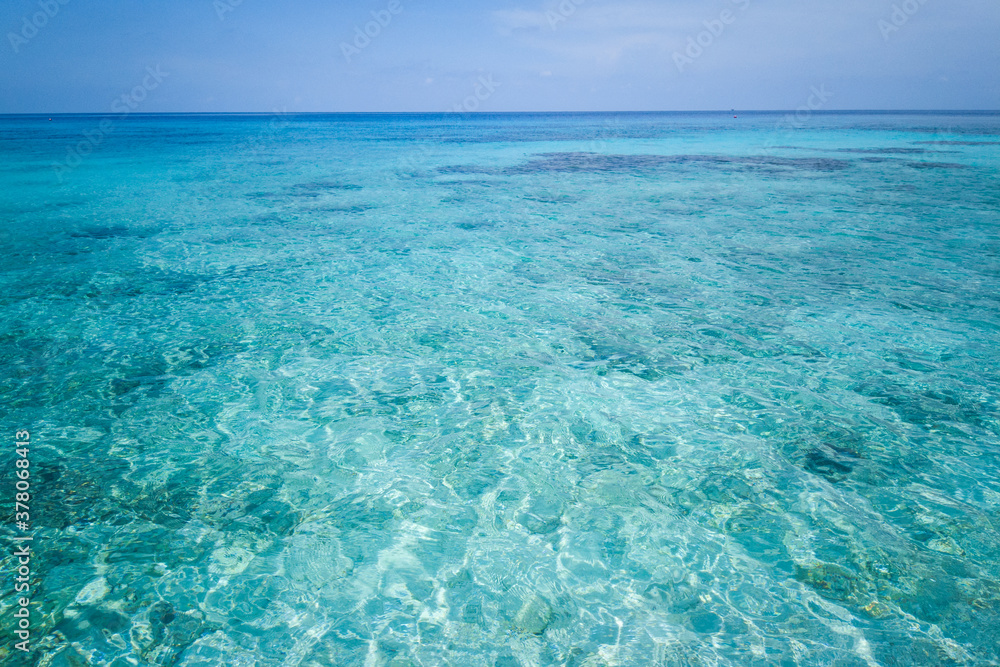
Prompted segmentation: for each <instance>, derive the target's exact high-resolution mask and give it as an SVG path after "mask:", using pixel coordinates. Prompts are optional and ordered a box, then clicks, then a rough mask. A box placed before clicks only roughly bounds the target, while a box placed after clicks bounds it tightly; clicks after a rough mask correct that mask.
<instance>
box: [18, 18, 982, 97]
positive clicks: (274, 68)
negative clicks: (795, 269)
mask: <svg viewBox="0 0 1000 667" xmlns="http://www.w3.org/2000/svg"><path fill="white" fill-rule="evenodd" d="M0 35H2V40H0V113H83V112H86V113H111V112H114V113H117V112H122V111H123V110H124V109H126V108H127V109H128V110H129V111H132V112H136V113H161V112H274V111H283V112H351V111H393V112H428V111H430V112H441V111H449V110H455V109H459V110H464V111H656V110H718V109H740V110H754V109H761V110H763V109H781V110H786V109H795V108H798V107H801V106H803V105H811V106H813V108H822V109H826V110H839V109H892V110H895V109H969V110H984V109H989V110H997V109H1000V2H997V0H699V1H696V0H656V1H653V0H495V1H489V0H341V1H339V2H338V1H336V0H325V1H320V0H282V1H281V2H275V1H274V0H142V1H141V2H136V1H135V0H5V1H4V3H3V10H2V14H0Z"/></svg>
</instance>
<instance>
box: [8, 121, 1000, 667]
mask: <svg viewBox="0 0 1000 667" xmlns="http://www.w3.org/2000/svg"><path fill="white" fill-rule="evenodd" d="M736 115H738V116H739V117H738V118H733V114H559V115H545V114H525V115H482V116H474V115H470V116H457V115H341V116H326V115H315V116H293V115H276V116H267V115H262V116H132V117H124V118H122V117H109V118H103V117H100V116H56V117H53V118H52V120H51V121H50V120H49V119H48V117H0V158H2V161H0V254H2V257H3V258H4V259H3V265H2V272H0V399H2V400H0V424H2V425H3V429H4V438H5V440H4V441H5V442H8V443H9V444H10V445H11V446H10V447H8V448H6V449H5V450H4V454H3V457H0V463H2V465H3V468H2V469H3V470H4V471H6V472H4V473H3V475H4V479H3V482H2V483H0V488H4V489H7V490H8V491H4V492H3V503H4V507H5V508H8V510H9V511H10V514H11V516H10V518H9V520H6V521H5V523H4V525H3V527H2V531H3V532H4V534H5V536H6V537H12V536H16V535H22V534H25V533H23V531H19V530H17V529H16V528H15V526H14V525H13V523H12V519H13V516H12V514H13V512H12V510H13V506H12V500H13V493H14V490H13V487H14V481H15V477H14V472H13V471H14V470H15V468H14V460H15V455H14V453H13V451H12V448H13V444H12V443H13V441H14V432H15V431H16V430H19V429H29V430H30V431H31V439H32V448H31V472H32V478H31V479H32V483H33V485H34V486H33V499H32V502H31V527H30V531H29V533H28V534H31V535H32V536H33V537H34V542H33V546H34V557H33V563H32V568H33V575H32V577H33V579H32V587H33V588H32V591H33V594H32V603H31V605H32V607H31V608H32V612H33V621H32V623H33V627H32V632H33V639H32V648H33V653H32V654H31V655H30V656H28V657H27V658H25V657H24V656H20V655H18V654H17V653H16V652H15V651H14V650H13V640H11V641H8V639H9V638H11V637H12V636H13V634H12V633H13V630H14V625H15V619H14V617H13V616H12V613H13V610H14V609H15V605H16V604H17V601H16V600H17V595H16V594H15V593H14V589H13V584H12V583H11V581H12V576H13V575H12V573H13V572H14V571H15V569H16V562H15V561H16V559H15V557H14V556H12V555H11V554H12V549H10V548H6V547H5V551H4V554H5V557H4V559H3V561H2V563H0V565H2V567H3V572H4V577H5V578H4V581H6V582H7V583H5V584H4V585H3V587H2V589H0V634H2V636H3V643H2V645H0V662H3V664H8V663H9V664H20V663H19V662H18V661H19V660H22V661H24V660H26V661H25V662H24V664H45V665H80V664H95V665H115V666H116V667H117V666H120V665H185V666H186V665H205V666H214V665H247V666H249V665H302V666H304V667H305V666H309V667H316V666H323V665H364V666H365V667H375V666H388V667H403V666H415V665H428V666H430V665H435V666H436V665H455V666H458V667H479V666H494V665H496V666H498V667H514V666H517V665H521V666H524V667H527V666H532V665H566V666H577V667H597V666H605V667H610V666H613V665H620V666H632V665H663V666H667V665H670V666H673V665H720V666H722V665H740V666H742V665H761V666H763V665H837V666H854V665H861V666H871V665H884V666H889V665H947V664H967V665H985V664H997V663H998V662H1000V648H998V647H1000V532H998V530H1000V261H998V253H1000V115H997V114H992V115H991V114H947V113H923V114H909V115H900V114H832V113H831V114H814V115H812V116H810V117H808V118H801V119H795V118H794V117H788V116H786V115H784V114H761V113H758V114H742V113H738V114H736ZM102 121H103V122H104V124H103V125H102ZM5 516H7V515H6V514H5ZM5 544H8V545H9V544H11V542H10V540H9V539H8V540H5Z"/></svg>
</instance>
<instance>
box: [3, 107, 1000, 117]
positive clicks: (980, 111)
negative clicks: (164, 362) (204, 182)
mask: <svg viewBox="0 0 1000 667" xmlns="http://www.w3.org/2000/svg"><path fill="white" fill-rule="evenodd" d="M796 112H797V110H796V109H728V110H726V109H692V110H681V109H661V110H653V111H648V110H647V111H641V110H617V111H593V110H577V111H469V112H456V111H287V110H278V109H275V110H272V111H146V112H129V113H116V112H107V111H59V112H52V111H49V112H45V111H26V112H14V113H9V112H4V113H0V118H2V117H19V116H20V117H23V116H47V117H57V116H118V117H124V116H274V115H281V116H360V115H365V116H376V115H384V116H461V117H469V116H515V115H528V114H536V115H539V114H544V115H571V114H591V115H607V114H649V115H653V114H730V113H736V114H787V113H796ZM810 114H812V115H820V116H823V115H827V116H829V115H837V114H972V115H995V114H1000V109H819V110H810Z"/></svg>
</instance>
